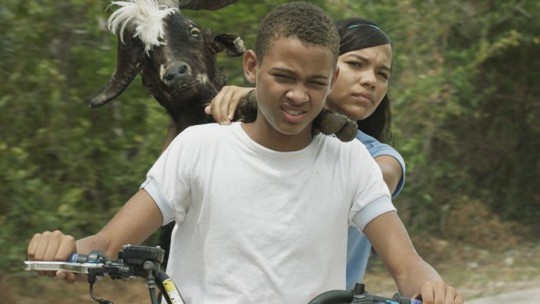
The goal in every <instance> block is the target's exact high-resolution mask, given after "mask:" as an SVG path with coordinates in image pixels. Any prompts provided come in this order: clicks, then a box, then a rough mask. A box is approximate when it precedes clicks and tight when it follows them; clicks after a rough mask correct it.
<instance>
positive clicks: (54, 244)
mask: <svg viewBox="0 0 540 304" xmlns="http://www.w3.org/2000/svg"><path fill="white" fill-rule="evenodd" d="M74 252H77V247H76V244H75V238H74V237H73V236H71V235H66V234H63V233H62V232H60V231H58V230H56V231H53V232H50V231H45V232H43V233H36V234H35V235H34V237H33V238H32V240H31V241H30V244H28V250H27V258H28V260H30V261H59V262H64V261H66V260H67V259H68V258H69V257H70V255H71V254H72V253H74ZM38 274H39V275H46V276H50V277H54V276H55V277H57V278H58V279H61V280H65V281H67V282H74V281H75V279H76V275H75V274H74V273H69V272H65V271H38Z"/></svg>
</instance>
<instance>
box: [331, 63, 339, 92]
mask: <svg viewBox="0 0 540 304" xmlns="http://www.w3.org/2000/svg"><path fill="white" fill-rule="evenodd" d="M338 76H339V67H336V70H335V71H334V75H333V76H332V80H331V82H330V91H331V90H332V89H333V88H334V85H335V84H336V80H337V78H338Z"/></svg>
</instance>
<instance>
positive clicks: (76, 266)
mask: <svg viewBox="0 0 540 304" xmlns="http://www.w3.org/2000/svg"><path fill="white" fill-rule="evenodd" d="M164 255H165V251H164V250H163V249H161V248H159V247H147V246H133V245H126V246H124V247H123V248H122V250H121V251H120V252H119V253H118V260H108V259H107V258H106V257H105V256H104V255H103V254H102V253H101V252H100V251H97V250H95V251H92V252H91V253H90V254H89V255H81V254H77V253H74V254H72V255H71V256H70V257H69V259H68V261H67V262H40V261H26V262H25V265H26V268H25V270H27V271H58V270H62V271H68V272H75V273H81V274H87V275H88V283H89V284H90V296H91V297H92V299H93V300H94V301H96V302H98V303H100V304H112V302H111V301H109V300H105V299H101V298H97V297H95V295H94V291H93V286H94V283H95V282H96V281H97V279H98V278H101V277H104V276H109V277H111V278H112V279H113V280H116V279H124V280H127V279H131V278H133V277H142V278H146V282H147V285H148V290H149V293H150V301H151V303H152V304H157V303H158V296H156V293H155V288H156V287H158V288H159V290H160V292H161V294H162V296H163V298H164V299H165V300H166V301H167V303H168V304H185V302H184V300H183V299H182V296H181V295H180V293H179V292H178V289H177V288H176V285H175V284H174V282H173V281H172V280H171V279H170V278H169V276H168V275H167V274H166V273H165V272H164V271H162V270H161V264H162V263H163V257H164Z"/></svg>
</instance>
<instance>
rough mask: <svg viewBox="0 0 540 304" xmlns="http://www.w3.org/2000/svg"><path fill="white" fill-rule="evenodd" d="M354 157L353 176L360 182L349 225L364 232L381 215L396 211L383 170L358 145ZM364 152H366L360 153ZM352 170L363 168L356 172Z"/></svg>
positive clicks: (352, 159)
mask: <svg viewBox="0 0 540 304" xmlns="http://www.w3.org/2000/svg"><path fill="white" fill-rule="evenodd" d="M358 147H359V148H361V149H357V150H356V151H359V152H362V153H360V154H358V153H356V155H355V156H354V157H352V156H351V159H350V160H351V162H352V163H351V165H352V166H351V170H353V172H351V176H354V177H355V179H356V180H357V181H358V183H357V185H356V190H355V191H354V193H355V194H354V198H353V204H352V206H351V210H350V213H349V225H352V224H353V222H354V225H355V226H357V228H358V229H359V230H360V231H362V230H363V229H364V227H365V226H366V225H367V223H369V222H370V221H371V220H373V219H374V218H376V217H378V216H379V215H381V214H383V213H386V212H389V211H395V210H396V209H395V207H394V205H393V204H392V198H391V196H390V192H389V191H388V187H387V186H386V183H385V182H384V180H383V177H382V173H381V170H380V168H379V166H378V165H377V163H376V162H375V160H374V159H373V158H372V157H371V156H370V155H369V154H368V153H367V151H366V150H365V148H364V147H362V146H361V145H360V143H358ZM360 150H364V151H360ZM352 168H361V170H356V169H352Z"/></svg>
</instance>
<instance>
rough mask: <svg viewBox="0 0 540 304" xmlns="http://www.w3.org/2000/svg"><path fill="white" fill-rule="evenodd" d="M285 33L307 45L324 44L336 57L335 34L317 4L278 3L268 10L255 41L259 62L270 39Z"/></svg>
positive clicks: (337, 46) (335, 30)
mask: <svg viewBox="0 0 540 304" xmlns="http://www.w3.org/2000/svg"><path fill="white" fill-rule="evenodd" d="M289 37H294V38H297V39H298V40H300V41H301V42H302V43H305V44H308V45H315V46H323V47H328V48H329V49H330V50H331V51H332V54H334V55H335V59H336V61H337V57H338V56H339V34H338V32H337V29H336V27H335V24H334V22H333V21H332V19H331V18H330V17H328V16H327V15H326V14H325V13H324V12H323V11H322V10H321V9H320V8H319V7H318V6H316V5H313V4H310V3H306V2H303V1H299V2H292V3H285V4H281V5H279V6H277V7H276V8H274V9H273V10H272V11H270V12H269V13H268V14H267V15H266V16H265V17H264V19H263V20H262V21H261V24H260V27H259V33H258V34H257V39H256V41H255V54H256V55H257V58H259V63H261V62H262V60H263V58H264V56H265V55H266V52H267V51H268V49H269V48H270V47H271V44H272V42H273V41H275V40H277V39H279V38H289Z"/></svg>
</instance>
